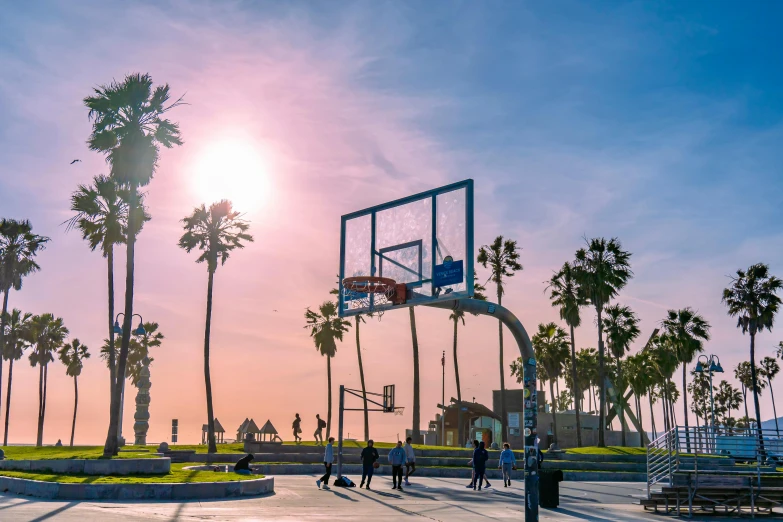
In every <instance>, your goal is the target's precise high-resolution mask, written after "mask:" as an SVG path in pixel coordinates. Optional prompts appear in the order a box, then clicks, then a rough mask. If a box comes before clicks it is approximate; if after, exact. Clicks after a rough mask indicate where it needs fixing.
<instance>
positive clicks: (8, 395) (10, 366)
mask: <svg viewBox="0 0 783 522" xmlns="http://www.w3.org/2000/svg"><path fill="white" fill-rule="evenodd" d="M13 376H14V360H13V359H11V360H10V361H8V391H7V392H6V394H5V434H4V435H3V446H8V418H9V416H10V414H11V379H12V378H13Z"/></svg>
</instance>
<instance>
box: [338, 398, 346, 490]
mask: <svg viewBox="0 0 783 522" xmlns="http://www.w3.org/2000/svg"><path fill="white" fill-rule="evenodd" d="M344 411H345V386H343V385H342V384H341V385H340V414H339V420H338V422H337V478H338V479H339V478H340V477H342V476H343V412H344Z"/></svg>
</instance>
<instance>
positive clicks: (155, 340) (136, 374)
mask: <svg viewBox="0 0 783 522" xmlns="http://www.w3.org/2000/svg"><path fill="white" fill-rule="evenodd" d="M143 326H144V331H145V334H144V335H143V336H140V337H138V338H135V337H132V338H131V342H130V347H129V348H128V365H127V367H126V369H125V378H127V379H130V382H131V385H133V386H138V382H139V379H140V378H141V369H142V368H143V367H144V358H145V357H146V358H147V359H148V361H147V365H146V366H148V367H149V366H150V365H152V362H153V361H154V360H155V358H154V357H150V356H149V349H150V348H157V347H158V346H160V345H161V342H162V341H163V339H165V337H164V335H163V334H162V333H161V332H158V327H159V325H158V323H156V322H151V321H147V322H145V323H144V325H143ZM110 346H111V344H110V342H109V339H104V340H103V346H102V347H101V359H103V360H104V361H106V366H107V367H108V366H109V361H110V360H111V356H112V351H113V352H114V358H115V360H116V358H117V354H119V352H120V339H115V340H114V350H111V349H110V348H109V347H110Z"/></svg>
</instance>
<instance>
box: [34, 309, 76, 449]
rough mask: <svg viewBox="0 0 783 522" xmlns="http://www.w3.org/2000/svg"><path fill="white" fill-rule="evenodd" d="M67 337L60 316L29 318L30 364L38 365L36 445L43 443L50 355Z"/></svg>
mask: <svg viewBox="0 0 783 522" xmlns="http://www.w3.org/2000/svg"><path fill="white" fill-rule="evenodd" d="M66 337H68V329H67V328H66V327H65V325H64V324H63V320H62V318H61V317H58V318H56V319H55V317H54V316H53V315H52V314H42V315H36V316H33V318H32V319H31V320H30V344H31V345H32V347H33V351H32V353H30V365H32V366H33V367H35V366H38V435H37V437H36V442H35V445H36V446H42V445H43V429H44V418H45V417H46V382H47V380H48V377H49V363H50V362H52V361H53V360H54V356H53V355H52V354H53V353H54V352H56V351H57V350H59V349H60V347H61V346H62V345H63V342H64V341H65V338H66Z"/></svg>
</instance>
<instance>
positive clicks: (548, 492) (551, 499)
mask: <svg viewBox="0 0 783 522" xmlns="http://www.w3.org/2000/svg"><path fill="white" fill-rule="evenodd" d="M562 481H563V471H562V470H559V469H542V470H539V472H538V505H540V506H541V507H544V508H556V507H557V506H558V505H559V504H560V483H561V482H562Z"/></svg>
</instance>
